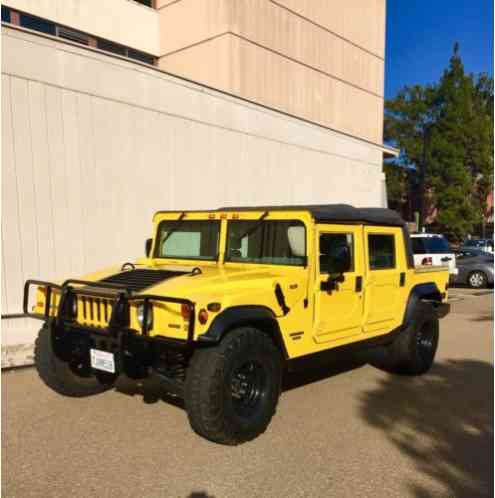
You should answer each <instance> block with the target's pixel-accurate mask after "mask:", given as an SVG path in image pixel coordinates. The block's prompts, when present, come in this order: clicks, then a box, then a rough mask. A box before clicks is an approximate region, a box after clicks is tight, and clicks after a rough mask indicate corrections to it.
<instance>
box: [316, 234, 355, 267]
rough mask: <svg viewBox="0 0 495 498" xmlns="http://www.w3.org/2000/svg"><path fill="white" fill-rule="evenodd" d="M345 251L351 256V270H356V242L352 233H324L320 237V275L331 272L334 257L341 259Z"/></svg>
mask: <svg viewBox="0 0 495 498" xmlns="http://www.w3.org/2000/svg"><path fill="white" fill-rule="evenodd" d="M343 250H347V251H348V252H349V254H350V255H351V268H350V269H349V270H348V271H353V270H354V242H353V237H352V233H323V234H321V235H320V273H328V272H329V270H330V269H329V267H328V266H329V262H330V260H331V258H332V256H333V257H339V255H340V253H341V252H342V251H343Z"/></svg>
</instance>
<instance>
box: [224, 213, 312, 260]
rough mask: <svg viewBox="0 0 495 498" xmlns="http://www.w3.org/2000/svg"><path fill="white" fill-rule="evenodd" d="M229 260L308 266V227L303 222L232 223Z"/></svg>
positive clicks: (226, 258) (229, 232) (228, 231)
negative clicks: (306, 228)
mask: <svg viewBox="0 0 495 498" xmlns="http://www.w3.org/2000/svg"><path fill="white" fill-rule="evenodd" d="M225 261H230V262H236V263H259V264H269V265H291V266H304V265H305V264H306V230H305V227H304V224H303V223H301V222H300V221H260V220H254V221H230V222H229V224H228V228H227V252H226V254H225Z"/></svg>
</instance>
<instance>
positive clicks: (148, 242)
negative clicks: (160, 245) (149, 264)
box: [144, 239, 153, 258]
mask: <svg viewBox="0 0 495 498" xmlns="http://www.w3.org/2000/svg"><path fill="white" fill-rule="evenodd" d="M152 245H153V239H146V243H145V244H144V252H145V254H146V257H147V258H149V257H150V254H151V246H152Z"/></svg>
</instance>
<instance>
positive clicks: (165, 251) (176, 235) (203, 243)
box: [155, 220, 220, 261]
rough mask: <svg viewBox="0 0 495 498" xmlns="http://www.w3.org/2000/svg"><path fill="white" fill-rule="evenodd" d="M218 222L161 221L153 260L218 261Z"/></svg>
mask: <svg viewBox="0 0 495 498" xmlns="http://www.w3.org/2000/svg"><path fill="white" fill-rule="evenodd" d="M219 240H220V221H200V220H197V221H194V220H191V221H168V220H165V221H162V222H161V223H160V225H159V227H158V238H157V245H156V249H155V258H171V259H201V260H207V261H214V260H216V259H218V243H219Z"/></svg>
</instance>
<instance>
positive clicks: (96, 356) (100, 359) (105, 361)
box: [89, 349, 115, 373]
mask: <svg viewBox="0 0 495 498" xmlns="http://www.w3.org/2000/svg"><path fill="white" fill-rule="evenodd" d="M89 351H90V354H91V366H92V367H93V368H95V369H96V370H103V371H104V372H109V373H115V359H114V356H113V353H108V352H107V351H100V350H99V349H90V350H89Z"/></svg>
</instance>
